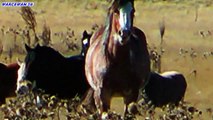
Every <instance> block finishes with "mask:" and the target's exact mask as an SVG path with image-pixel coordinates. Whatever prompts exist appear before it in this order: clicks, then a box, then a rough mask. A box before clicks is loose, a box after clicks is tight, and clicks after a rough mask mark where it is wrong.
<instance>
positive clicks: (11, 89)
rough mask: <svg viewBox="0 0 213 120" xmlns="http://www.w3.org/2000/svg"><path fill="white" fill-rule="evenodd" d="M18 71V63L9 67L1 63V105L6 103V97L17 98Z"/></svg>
mask: <svg viewBox="0 0 213 120" xmlns="http://www.w3.org/2000/svg"><path fill="white" fill-rule="evenodd" d="M18 69H19V65H18V64H17V63H12V64H8V65H4V64H2V63H0V104H2V103H5V98H6V97H11V96H15V89H16V80H17V76H18V74H17V71H18Z"/></svg>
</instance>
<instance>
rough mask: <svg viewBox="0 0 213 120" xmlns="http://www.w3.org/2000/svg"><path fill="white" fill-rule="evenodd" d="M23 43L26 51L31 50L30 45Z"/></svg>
mask: <svg viewBox="0 0 213 120" xmlns="http://www.w3.org/2000/svg"><path fill="white" fill-rule="evenodd" d="M24 45H25V49H26V51H27V52H28V51H31V50H32V48H31V47H30V46H28V45H27V44H24Z"/></svg>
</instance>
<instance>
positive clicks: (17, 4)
mask: <svg viewBox="0 0 213 120" xmlns="http://www.w3.org/2000/svg"><path fill="white" fill-rule="evenodd" d="M1 6H2V7H32V6H34V2H2V3H1Z"/></svg>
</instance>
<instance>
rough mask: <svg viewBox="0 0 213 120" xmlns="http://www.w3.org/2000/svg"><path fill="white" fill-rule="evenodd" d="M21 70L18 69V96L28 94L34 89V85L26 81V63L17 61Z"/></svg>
mask: <svg viewBox="0 0 213 120" xmlns="http://www.w3.org/2000/svg"><path fill="white" fill-rule="evenodd" d="M17 62H18V64H19V66H20V68H19V69H18V78H17V84H16V85H17V87H16V93H17V94H18V95H23V94H26V93H28V92H29V91H30V90H31V89H32V83H31V82H30V81H28V80H26V79H25V74H26V73H27V72H26V63H24V62H20V61H17Z"/></svg>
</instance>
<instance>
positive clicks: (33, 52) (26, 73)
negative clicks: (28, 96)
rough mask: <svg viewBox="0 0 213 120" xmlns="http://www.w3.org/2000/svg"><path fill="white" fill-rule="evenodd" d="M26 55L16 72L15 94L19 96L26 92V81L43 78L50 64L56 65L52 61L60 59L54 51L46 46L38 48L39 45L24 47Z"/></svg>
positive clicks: (33, 81) (32, 81)
mask: <svg viewBox="0 0 213 120" xmlns="http://www.w3.org/2000/svg"><path fill="white" fill-rule="evenodd" d="M25 49H26V51H27V55H26V57H25V59H24V61H23V62H22V63H19V64H20V68H19V70H18V79H17V89H16V92H17V93H18V94H19V93H20V94H25V93H27V92H28V90H29V88H28V84H27V82H26V80H28V81H30V82H31V83H35V81H37V80H39V78H41V77H44V76H45V74H46V73H44V71H45V72H46V71H48V70H49V69H51V68H49V66H51V64H56V63H55V62H54V60H55V59H56V60H58V59H61V58H62V57H61V55H60V54H59V53H58V52H56V51H55V50H54V49H52V48H50V47H46V46H40V45H39V44H38V45H37V46H36V47H35V48H30V47H29V46H27V45H25Z"/></svg>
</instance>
